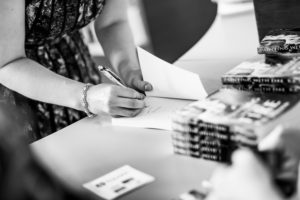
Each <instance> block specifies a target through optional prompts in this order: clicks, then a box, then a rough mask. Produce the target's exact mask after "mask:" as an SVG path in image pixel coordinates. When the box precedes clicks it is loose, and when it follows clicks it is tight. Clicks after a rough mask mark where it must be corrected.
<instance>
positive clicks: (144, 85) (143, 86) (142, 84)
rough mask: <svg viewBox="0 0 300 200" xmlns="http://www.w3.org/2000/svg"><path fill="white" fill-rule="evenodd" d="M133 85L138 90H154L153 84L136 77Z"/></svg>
mask: <svg viewBox="0 0 300 200" xmlns="http://www.w3.org/2000/svg"><path fill="white" fill-rule="evenodd" d="M132 86H133V87H134V89H136V90H138V91H142V92H146V91H151V90H152V85H151V84H150V83H148V82H146V81H143V80H141V79H139V78H135V79H133V81H132Z"/></svg>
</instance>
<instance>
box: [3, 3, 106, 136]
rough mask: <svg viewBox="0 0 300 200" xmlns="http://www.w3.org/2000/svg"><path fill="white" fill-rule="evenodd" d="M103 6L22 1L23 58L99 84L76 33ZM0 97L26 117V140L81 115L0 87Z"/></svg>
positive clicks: (93, 66) (99, 11)
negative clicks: (23, 14) (23, 28)
mask: <svg viewBox="0 0 300 200" xmlns="http://www.w3.org/2000/svg"><path fill="white" fill-rule="evenodd" d="M104 3H105V0H26V6H25V11H26V18H25V21H26V41H25V49H26V54H27V57H28V58H30V59H32V60H34V61H36V62H38V63H40V64H41V65H43V66H44V67H46V68H48V69H49V70H51V71H53V72H55V73H57V74H60V75H62V76H65V77H68V78H71V79H74V80H77V81H81V82H85V83H93V84H97V83H100V75H99V73H98V72H97V69H96V67H95V64H94V62H93V61H92V58H91V56H90V54H89V51H88V49H87V46H86V45H85V44H84V42H83V39H82V36H81V34H80V32H79V30H80V29H81V28H82V27H84V26H86V25H87V24H89V23H90V22H91V21H93V20H94V19H95V18H96V17H97V16H98V15H100V13H101V11H102V10H103V7H104ZM37 84H43V83H42V82H41V83H37ZM0 98H1V101H8V102H10V103H13V104H15V105H17V106H18V107H20V110H21V112H22V113H23V114H25V115H26V116H27V120H28V122H27V123H26V126H25V127H24V129H25V130H26V133H27V134H28V136H29V139H30V141H34V140H37V139H39V138H42V137H45V136H47V135H49V134H51V133H53V132H55V131H57V130H59V129H61V128H63V127H65V126H67V125H69V124H71V123H73V122H75V121H77V120H79V119H81V118H82V117H83V116H84V114H83V113H82V112H79V111H76V110H73V109H69V108H66V107H61V106H56V105H50V104H46V103H42V102H37V101H34V100H30V99H28V98H26V97H24V96H22V95H20V94H17V93H15V92H13V91H11V90H9V89H7V88H5V87H4V86H2V85H0Z"/></svg>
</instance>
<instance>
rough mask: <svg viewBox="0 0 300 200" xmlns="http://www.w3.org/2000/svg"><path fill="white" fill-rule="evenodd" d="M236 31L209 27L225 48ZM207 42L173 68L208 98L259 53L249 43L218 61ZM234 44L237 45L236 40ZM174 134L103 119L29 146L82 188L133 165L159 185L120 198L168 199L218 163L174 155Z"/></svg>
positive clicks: (236, 20) (194, 184)
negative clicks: (191, 75)
mask: <svg viewBox="0 0 300 200" xmlns="http://www.w3.org/2000/svg"><path fill="white" fill-rule="evenodd" d="M240 17H241V18H240ZM252 17H253V13H252V14H247V16H246V17H245V16H238V17H234V18H231V19H226V20H227V22H228V23H229V22H230V23H231V24H235V23H243V24H246V23H248V19H249V18H252ZM217 20H219V19H217ZM232 27H233V26H229V27H226V26H223V24H222V21H219V22H218V23H215V24H214V25H213V27H212V28H211V29H213V30H215V31H214V33H211V32H208V34H212V35H213V37H214V38H215V39H216V40H217V41H218V42H220V41H222V44H226V42H228V41H225V40H227V38H225V37H221V38H220V36H221V35H223V33H224V32H228V33H229V32H230V31H231V30H229V29H231V28H232ZM234 27H235V26H234ZM222 30H223V31H222ZM255 30H256V29H255ZM218 32H219V33H218ZM231 32H232V31H231ZM246 36H247V35H246ZM252 36H253V37H254V38H255V36H254V35H252ZM207 37H209V36H207ZM207 37H206V38H207ZM249 38H251V36H249ZM205 41H206V40H204V39H203V40H200V41H199V43H198V44H196V45H195V47H194V48H192V50H191V51H190V52H188V53H187V54H186V55H184V56H183V57H182V59H179V60H178V61H177V62H176V63H175V64H176V65H178V66H180V67H183V68H185V69H188V70H191V71H194V72H197V73H199V74H200V76H201V78H202V80H203V83H204V86H205V87H206V89H207V91H208V92H209V93H210V92H213V91H214V90H216V89H217V88H218V87H219V86H220V76H221V75H222V74H223V73H224V72H225V71H227V70H229V69H230V68H232V67H233V66H234V65H236V64H238V63H239V62H240V61H241V60H242V59H244V57H246V56H247V57H248V55H252V54H253V55H254V54H255V50H254V49H253V48H252V47H251V48H250V47H249V46H250V44H248V43H247V42H246V43H244V44H243V45H242V46H243V48H245V49H244V50H245V52H244V53H241V52H240V51H232V52H231V53H232V55H229V52H227V53H228V54H226V55H225V54H223V52H222V51H226V49H224V48H223V50H222V51H221V50H220V51H219V52H218V51H216V52H218V54H215V55H218V56H216V57H217V59H215V57H214V54H212V55H210V54H211V53H212V52H215V51H214V46H213V45H211V47H212V49H210V48H209V47H206V46H205V45H204V46H203V45H202V44H203V43H204V44H205ZM251 41H252V40H251ZM230 43H231V44H234V45H233V46H235V47H236V46H237V44H236V41H235V40H232V41H231V42H230ZM251 45H252V44H251ZM250 50H251V51H250ZM252 51H254V52H252ZM201 55H202V56H201ZM198 56H199V58H198ZM170 133H171V132H168V131H162V130H150V129H138V128H124V127H113V126H111V125H110V124H109V118H107V117H105V116H101V117H97V118H95V119H83V120H81V121H79V122H77V123H74V124H72V125H70V126H69V127H67V128H65V129H63V130H61V131H58V132H56V133H54V134H52V135H51V136H48V137H46V138H44V139H42V140H40V141H37V142H35V143H33V144H32V145H31V147H32V149H33V150H34V152H35V153H36V155H37V156H38V157H39V158H40V159H41V160H42V161H43V163H46V165H47V167H49V168H50V169H52V170H55V171H56V172H57V173H60V175H61V176H62V177H63V178H64V179H68V180H72V181H74V183H75V184H83V183H85V182H87V181H90V180H93V179H95V178H97V177H99V176H102V175H104V174H106V173H108V172H110V171H112V170H114V169H116V168H119V167H121V166H123V165H125V164H129V165H131V166H132V167H135V168H137V169H139V170H141V171H143V172H146V173H148V174H150V175H153V176H154V177H155V178H156V180H155V182H153V183H151V184H150V185H147V186H146V187H143V188H141V189H139V190H136V191H135V192H133V193H130V194H128V195H126V196H124V197H122V198H121V199H124V200H129V199H132V200H136V199H144V200H148V199H151V200H152V199H160V200H169V199H172V198H175V197H178V196H179V195H180V194H181V193H183V192H186V191H188V190H190V189H193V188H198V187H200V184H201V182H202V180H204V179H207V178H209V176H210V175H211V173H212V170H213V169H214V168H215V167H216V163H213V162H210V161H205V160H200V159H193V158H189V157H184V156H179V155H175V154H173V150H172V144H171V136H170Z"/></svg>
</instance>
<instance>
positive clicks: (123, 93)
mask: <svg viewBox="0 0 300 200" xmlns="http://www.w3.org/2000/svg"><path fill="white" fill-rule="evenodd" d="M115 89H116V94H117V96H118V97H124V98H130V99H144V98H145V95H144V94H142V93H139V92H137V91H135V90H134V89H131V88H122V87H116V88H115Z"/></svg>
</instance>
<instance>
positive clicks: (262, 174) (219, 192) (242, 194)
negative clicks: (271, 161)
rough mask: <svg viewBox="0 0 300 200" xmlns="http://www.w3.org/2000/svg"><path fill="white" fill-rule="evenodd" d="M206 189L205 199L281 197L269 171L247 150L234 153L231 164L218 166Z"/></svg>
mask: <svg viewBox="0 0 300 200" xmlns="http://www.w3.org/2000/svg"><path fill="white" fill-rule="evenodd" d="M206 189H207V190H208V196H207V198H206V200H229V199H230V200H254V199H255V200H266V199H272V200H278V199H281V196H280V195H279V194H278V192H277V190H276V188H275V187H274V186H273V184H272V178H271V174H270V172H269V171H268V170H267V169H266V167H265V166H264V165H263V164H262V163H261V162H260V160H259V159H258V158H257V157H256V156H255V155H254V154H253V153H252V152H251V151H249V150H239V151H237V152H236V153H234V154H233V157H232V166H230V167H220V168H218V169H217V170H216V171H215V173H214V174H213V176H212V178H211V180H210V186H209V188H206Z"/></svg>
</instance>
